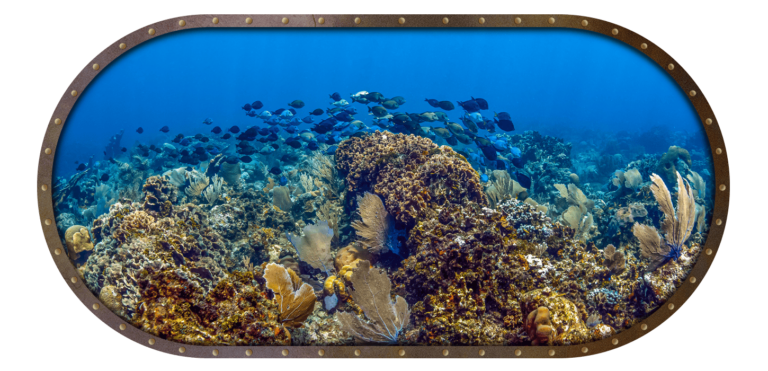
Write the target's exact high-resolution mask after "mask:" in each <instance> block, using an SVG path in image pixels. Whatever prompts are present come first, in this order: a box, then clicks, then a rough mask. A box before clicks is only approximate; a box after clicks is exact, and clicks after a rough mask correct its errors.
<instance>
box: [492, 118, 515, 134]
mask: <svg viewBox="0 0 768 371" xmlns="http://www.w3.org/2000/svg"><path fill="white" fill-rule="evenodd" d="M493 121H494V122H495V123H496V124H497V125H499V129H501V130H504V131H513V130H515V124H513V123H512V120H499V119H496V118H494V119H493Z"/></svg>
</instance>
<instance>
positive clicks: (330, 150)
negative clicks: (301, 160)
mask: <svg viewBox="0 0 768 371" xmlns="http://www.w3.org/2000/svg"><path fill="white" fill-rule="evenodd" d="M338 148H339V146H331V147H328V149H326V150H325V154H326V155H329V156H331V155H335V154H336V150H337V149H338Z"/></svg>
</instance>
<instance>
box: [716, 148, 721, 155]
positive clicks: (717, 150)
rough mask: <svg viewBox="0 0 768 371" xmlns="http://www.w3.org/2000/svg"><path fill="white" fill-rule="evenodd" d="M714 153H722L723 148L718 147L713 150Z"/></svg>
mask: <svg viewBox="0 0 768 371" xmlns="http://www.w3.org/2000/svg"><path fill="white" fill-rule="evenodd" d="M715 153H717V154H718V155H722V154H723V149H722V148H718V149H716V150H715Z"/></svg>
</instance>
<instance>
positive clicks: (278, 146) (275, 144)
mask: <svg viewBox="0 0 768 371" xmlns="http://www.w3.org/2000/svg"><path fill="white" fill-rule="evenodd" d="M269 146H270V147H272V148H274V149H278V148H280V145H279V144H277V143H272V144H270V145H269Z"/></svg>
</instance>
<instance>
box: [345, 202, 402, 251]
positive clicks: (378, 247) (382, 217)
mask: <svg viewBox="0 0 768 371" xmlns="http://www.w3.org/2000/svg"><path fill="white" fill-rule="evenodd" d="M357 202H358V212H359V213H360V217H361V218H362V219H363V220H362V221H354V222H352V228H354V229H355V231H357V236H358V237H360V241H361V243H362V245H363V248H364V249H367V250H369V251H370V252H371V253H372V254H378V253H380V252H384V251H386V250H391V251H392V252H394V253H397V252H398V242H397V233H396V231H395V221H394V220H393V219H392V217H391V216H390V215H389V213H387V210H386V209H385V208H384V203H383V202H381V198H379V196H376V195H374V194H371V193H368V192H365V196H363V197H358V198H357Z"/></svg>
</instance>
